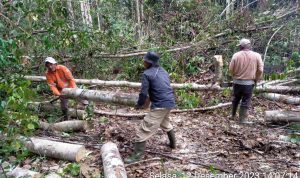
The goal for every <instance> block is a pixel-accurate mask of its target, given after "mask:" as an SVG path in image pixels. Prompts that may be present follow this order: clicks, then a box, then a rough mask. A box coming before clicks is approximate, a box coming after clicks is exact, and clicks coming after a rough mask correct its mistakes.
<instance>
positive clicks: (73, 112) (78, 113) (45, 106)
mask: <svg viewBox="0 0 300 178" xmlns="http://www.w3.org/2000/svg"><path fill="white" fill-rule="evenodd" d="M28 108H30V109H33V110H35V109H37V108H38V109H40V110H41V111H54V110H55V109H57V108H60V104H58V103H55V104H50V103H49V102H43V103H42V102H30V103H28ZM68 114H69V115H70V117H74V118H78V119H84V118H86V117H87V113H86V112H85V111H84V110H79V109H72V108H69V110H68Z"/></svg>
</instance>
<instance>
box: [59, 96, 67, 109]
mask: <svg viewBox="0 0 300 178" xmlns="http://www.w3.org/2000/svg"><path fill="white" fill-rule="evenodd" d="M68 103H69V100H68V99H67V98H64V97H61V98H60V108H61V110H62V111H67V110H68Z"/></svg>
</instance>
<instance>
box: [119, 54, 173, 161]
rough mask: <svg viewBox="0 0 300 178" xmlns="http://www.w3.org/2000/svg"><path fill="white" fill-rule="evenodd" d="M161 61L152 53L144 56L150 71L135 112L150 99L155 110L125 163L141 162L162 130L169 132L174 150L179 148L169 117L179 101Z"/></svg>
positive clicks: (152, 111) (145, 79)
mask: <svg viewBox="0 0 300 178" xmlns="http://www.w3.org/2000/svg"><path fill="white" fill-rule="evenodd" d="M158 61H159V56H158V55H157V54H156V53H154V52H148V53H147V54H146V55H145V56H144V67H145V68H146V70H145V71H144V73H143V76H142V87H141V92H140V95H139V99H138V102H137V104H136V106H135V108H136V109H141V108H143V105H144V104H145V102H146V100H147V98H148V95H149V98H150V101H151V106H150V108H151V110H150V112H149V113H148V114H147V115H146V116H145V118H144V120H143V121H142V123H141V125H140V127H139V128H138V130H137V135H136V137H137V138H136V141H135V145H134V152H133V153H132V155H131V156H130V157H129V158H127V159H125V160H124V161H125V163H133V162H136V161H138V160H139V159H140V158H141V156H142V155H143V153H144V150H145V147H146V140H148V139H149V138H150V137H151V136H152V135H154V134H155V133H156V132H157V130H158V129H159V128H161V129H162V130H163V131H165V132H167V135H168V138H169V140H170V144H169V146H170V147H171V148H172V149H175V148H176V141H175V134H174V130H173V126H172V125H171V123H170V119H169V113H170V111H171V109H172V108H174V107H175V97H174V93H173V89H172V88H171V85H170V79H169V74H168V73H167V72H166V71H165V69H163V68H162V67H160V66H159V65H158Z"/></svg>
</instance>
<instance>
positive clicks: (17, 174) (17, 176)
mask: <svg viewBox="0 0 300 178" xmlns="http://www.w3.org/2000/svg"><path fill="white" fill-rule="evenodd" d="M7 175H8V176H12V177H14V178H21V177H33V178H39V177H42V174H40V173H38V172H35V171H30V170H28V169H24V168H20V167H16V168H15V169H13V170H12V171H11V172H9V173H7Z"/></svg>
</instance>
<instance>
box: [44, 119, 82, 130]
mask: <svg viewBox="0 0 300 178" xmlns="http://www.w3.org/2000/svg"><path fill="white" fill-rule="evenodd" d="M39 126H40V128H42V129H44V130H54V131H60V132H74V131H84V130H86V129H87V128H88V124H87V121H82V120H69V121H63V122H58V123H47V122H42V121H40V122H39Z"/></svg>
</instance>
